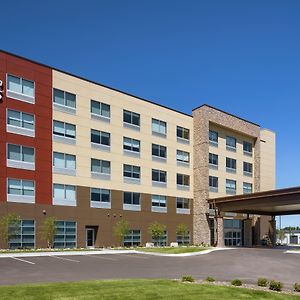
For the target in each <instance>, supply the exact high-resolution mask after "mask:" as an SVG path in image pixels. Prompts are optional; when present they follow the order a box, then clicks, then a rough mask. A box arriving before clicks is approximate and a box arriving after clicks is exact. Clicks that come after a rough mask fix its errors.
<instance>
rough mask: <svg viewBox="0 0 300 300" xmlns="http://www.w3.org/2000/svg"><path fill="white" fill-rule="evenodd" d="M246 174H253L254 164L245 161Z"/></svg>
mask: <svg viewBox="0 0 300 300" xmlns="http://www.w3.org/2000/svg"><path fill="white" fill-rule="evenodd" d="M244 175H250V176H251V175H252V164H251V163H248V162H245V161H244Z"/></svg>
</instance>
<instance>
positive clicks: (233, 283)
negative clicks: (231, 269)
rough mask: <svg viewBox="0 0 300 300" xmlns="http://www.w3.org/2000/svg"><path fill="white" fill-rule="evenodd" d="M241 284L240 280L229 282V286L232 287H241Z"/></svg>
mask: <svg viewBox="0 0 300 300" xmlns="http://www.w3.org/2000/svg"><path fill="white" fill-rule="evenodd" d="M242 284H243V283H242V280H240V279H233V280H232V281H231V285H234V286H241V285H242Z"/></svg>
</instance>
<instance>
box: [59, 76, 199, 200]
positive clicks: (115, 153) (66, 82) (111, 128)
mask: <svg viewBox="0 0 300 300" xmlns="http://www.w3.org/2000/svg"><path fill="white" fill-rule="evenodd" d="M53 87H54V88H58V89H61V90H64V91H68V92H71V93H74V94H76V115H71V114H67V113H63V112H59V111H57V110H55V109H54V110H53V119H54V120H59V121H64V122H68V123H72V124H75V125H76V146H72V145H65V144H62V143H58V142H53V151H58V152H64V153H71V154H75V155H76V163H77V172H76V173H77V174H76V176H65V175H59V174H53V182H56V183H69V184H74V185H81V186H93V187H103V188H109V189H115V190H128V191H133V192H142V193H150V194H161V195H168V196H181V197H186V198H192V196H193V178H192V165H193V153H192V145H193V134H192V132H193V121H192V117H189V116H186V115H183V114H180V113H177V112H175V111H172V110H169V109H167V108H163V107H161V106H158V105H155V104H152V103H149V102H146V101H142V100H139V99H136V98H134V97H132V96H128V95H125V94H122V93H120V92H117V91H114V90H111V89H108V88H105V87H102V86H99V85H96V84H93V83H90V82H87V81H84V80H81V79H78V78H76V77H72V76H69V75H66V74H64V73H60V72H58V71H53ZM91 99H93V100H96V101H99V102H103V103H107V104H109V105H110V106H111V120H110V123H105V122H103V121H99V120H94V119H91V117H90V101H91ZM123 109H126V110H129V111H133V112H136V113H139V114H140V115H141V124H140V131H136V130H133V129H129V128H124V127H123ZM152 118H155V119H159V120H163V121H165V122H167V138H163V137H158V136H154V135H152V127H151V124H152ZM177 125H178V126H182V127H185V128H188V129H189V130H190V143H189V145H187V144H182V143H179V142H178V141H177V137H176V126H177ZM91 129H96V130H100V131H106V132H109V133H110V134H111V150H110V152H105V151H100V150H95V149H92V148H91V142H90V130H91ZM123 137H129V138H134V139H138V140H140V143H141V152H140V158H136V157H130V156H127V155H125V154H123ZM152 143H154V144H159V145H163V146H166V147H167V161H166V163H163V162H156V161H152V153H151V151H152ZM177 149H179V150H183V151H187V152H189V153H190V167H181V166H177V162H176V150H177ZM91 158H96V159H104V160H109V161H111V180H109V181H107V180H99V179H92V178H91V172H90V159H91ZM125 163H126V164H132V165H137V166H140V167H141V184H139V185H136V184H128V183H124V182H123V164H125ZM152 168H153V169H160V170H165V171H167V188H158V187H152V180H151V176H152ZM176 173H183V174H187V175H190V190H189V191H182V190H178V189H177V186H176Z"/></svg>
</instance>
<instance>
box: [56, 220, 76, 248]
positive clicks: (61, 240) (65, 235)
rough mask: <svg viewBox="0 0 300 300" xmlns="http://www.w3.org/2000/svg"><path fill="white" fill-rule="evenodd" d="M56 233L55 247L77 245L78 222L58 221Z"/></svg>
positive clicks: (72, 246)
mask: <svg viewBox="0 0 300 300" xmlns="http://www.w3.org/2000/svg"><path fill="white" fill-rule="evenodd" d="M56 229H57V232H56V235H55V237H54V248H75V247H76V239H77V233H76V222H73V221H56Z"/></svg>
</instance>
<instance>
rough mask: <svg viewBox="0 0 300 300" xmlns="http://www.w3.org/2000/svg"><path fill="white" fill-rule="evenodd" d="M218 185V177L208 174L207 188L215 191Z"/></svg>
mask: <svg viewBox="0 0 300 300" xmlns="http://www.w3.org/2000/svg"><path fill="white" fill-rule="evenodd" d="M218 187H219V178H218V177H215V176H209V190H210V191H211V192H217V191H218Z"/></svg>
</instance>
